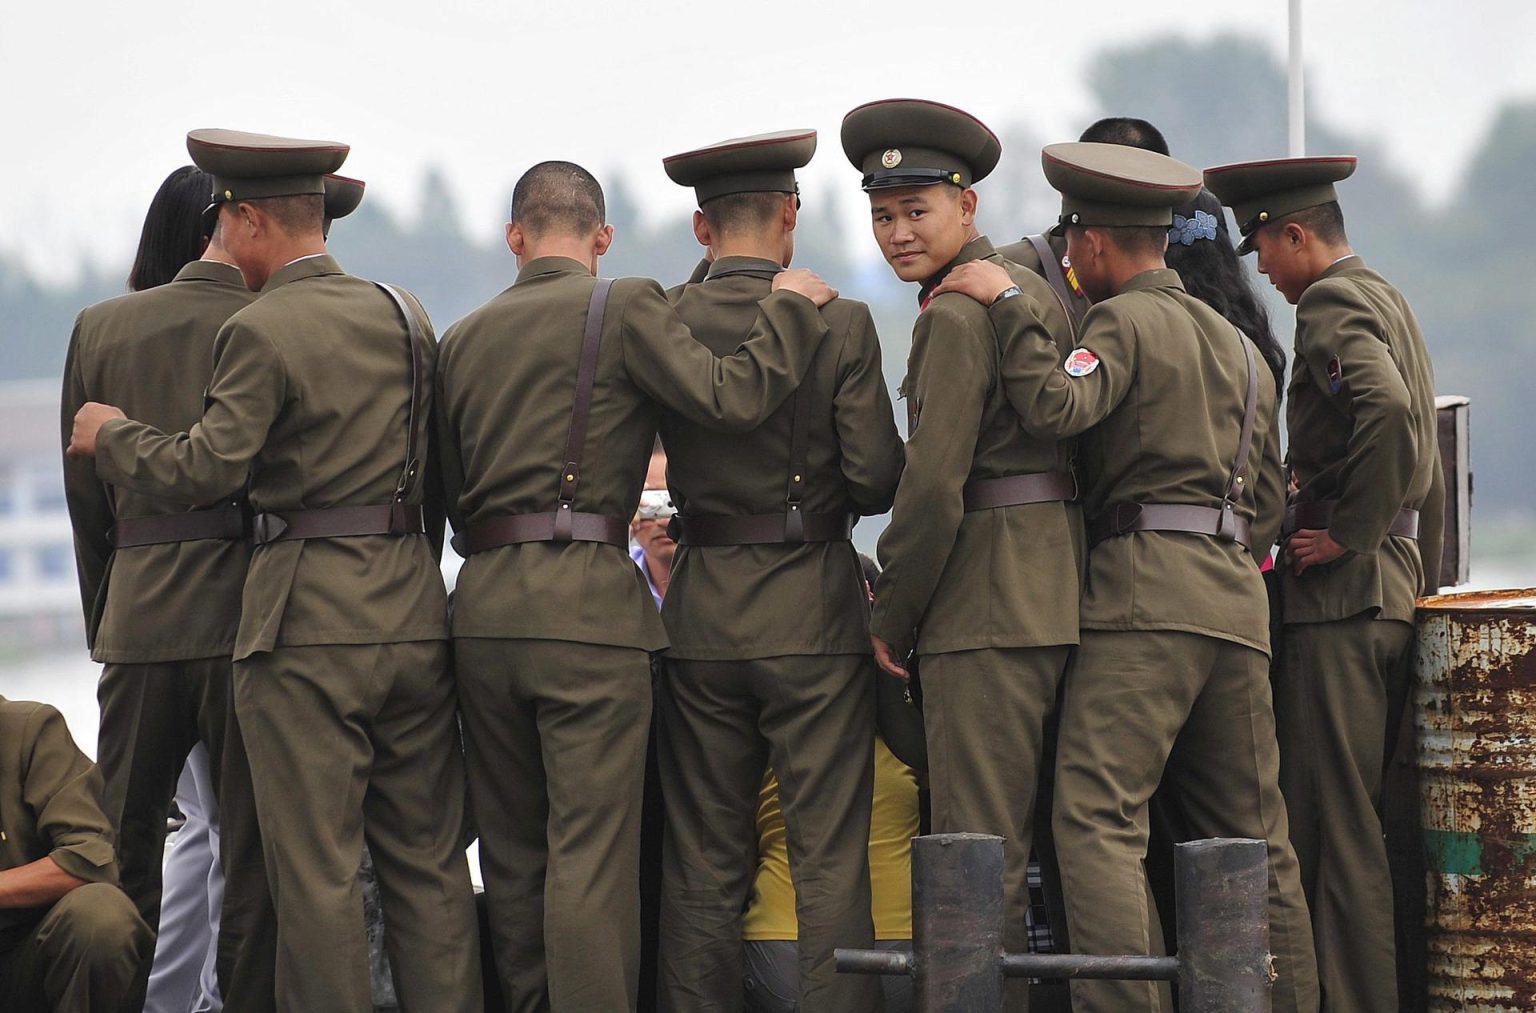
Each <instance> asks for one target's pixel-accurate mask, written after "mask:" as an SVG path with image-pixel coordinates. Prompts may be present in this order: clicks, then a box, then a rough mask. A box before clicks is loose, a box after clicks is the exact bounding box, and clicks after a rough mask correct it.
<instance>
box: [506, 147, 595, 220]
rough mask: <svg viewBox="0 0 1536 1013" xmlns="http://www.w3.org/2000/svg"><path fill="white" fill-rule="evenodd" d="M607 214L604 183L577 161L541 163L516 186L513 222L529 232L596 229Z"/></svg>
mask: <svg viewBox="0 0 1536 1013" xmlns="http://www.w3.org/2000/svg"><path fill="white" fill-rule="evenodd" d="M607 217H608V209H607V208H606V207H605V206H604V204H603V188H602V186H601V185H600V184H599V183H598V182H597V178H596V177H595V176H593V175H592V174H591V173H590V172H588V171H587V170H585V169H583V168H582V167H581V166H579V165H577V164H576V163H575V162H540V163H539V164H538V165H535V166H534V167H533V168H531V169H529V170H528V171H527V172H525V173H523V175H522V178H521V179H519V180H518V181H517V186H515V187H514V188H513V189H512V213H511V221H512V223H513V224H514V225H517V226H520V227H521V228H522V230H523V231H524V232H525V233H528V234H529V235H541V234H543V233H545V232H548V231H549V230H551V229H564V230H567V231H570V232H577V233H587V232H593V231H595V230H597V229H599V228H602V226H603V223H604V222H605V221H606V220H607Z"/></svg>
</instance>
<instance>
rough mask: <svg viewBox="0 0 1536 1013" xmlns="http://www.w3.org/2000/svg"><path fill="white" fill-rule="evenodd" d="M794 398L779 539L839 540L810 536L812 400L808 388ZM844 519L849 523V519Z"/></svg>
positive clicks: (791, 540)
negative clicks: (804, 502)
mask: <svg viewBox="0 0 1536 1013" xmlns="http://www.w3.org/2000/svg"><path fill="white" fill-rule="evenodd" d="M790 400H791V402H792V403H791V405H790V422H789V485H788V487H787V489H786V491H785V493H784V533H783V537H782V539H775V541H783V542H786V543H788V544H790V545H795V544H798V543H800V542H804V541H835V540H838V539H807V537H806V527H805V521H806V518H805V512H804V511H803V510H801V509H800V500H801V497H802V496H804V494H805V464H806V441H807V439H808V433H809V430H810V428H811V399H810V398H808V397H806V396H805V395H804V391H801V390H796V391H795V392H794V394H792V395H790ZM827 519H829V520H833V521H835V520H837V519H838V517H837V516H836V515H828V517H827ZM843 521H844V523H846V518H843ZM843 537H844V538H846V537H847V536H846V535H844V536H843ZM695 544H702V543H695Z"/></svg>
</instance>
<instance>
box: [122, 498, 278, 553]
mask: <svg viewBox="0 0 1536 1013" xmlns="http://www.w3.org/2000/svg"><path fill="white" fill-rule="evenodd" d="M248 534H250V529H249V528H248V527H247V521H246V512H245V511H244V510H242V509H241V508H240V507H237V506H221V507H211V508H209V509H207V510H188V511H186V512H185V513H179V514H153V515H151V516H148V517H123V518H120V519H119V520H118V522H117V523H116V524H114V525H113V526H112V530H111V531H109V532H107V540H108V541H110V542H111V543H112V547H113V548H114V549H131V548H134V547H135V546H139V545H165V544H167V543H170V542H198V541H203V540H204V539H219V540H222V541H239V540H241V539H244V538H245V537H246V536H247V535H248Z"/></svg>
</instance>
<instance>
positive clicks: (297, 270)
mask: <svg viewBox="0 0 1536 1013" xmlns="http://www.w3.org/2000/svg"><path fill="white" fill-rule="evenodd" d="M345 273H346V272H345V271H343V270H342V269H341V265H340V264H338V263H336V258H335V257H333V256H331V255H330V254H329V253H321V254H318V255H316V256H312V257H300V258H299V259H298V260H295V261H293V262H292V263H291V264H284V265H283V266H282V267H281V268H279V269H278V270H277V271H275V272H273V274H272V277H270V278H268V279H267V283H266V284H265V285H263V286H261V291H262V292H263V293H266V292H270V291H272V290H273V289H275V288H280V287H281V286H283V285H286V284H288V283H289V282H291V281H298V280H300V279H301V278H318V277H319V276H321V275H323V274H345Z"/></svg>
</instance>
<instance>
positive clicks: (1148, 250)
mask: <svg viewBox="0 0 1536 1013" xmlns="http://www.w3.org/2000/svg"><path fill="white" fill-rule="evenodd" d="M1099 227H1100V228H1102V229H1103V230H1104V232H1105V233H1106V234H1107V235H1108V236H1109V239H1110V242H1112V243H1114V244H1115V248H1116V249H1118V250H1120V251H1121V252H1122V253H1130V254H1135V255H1138V256H1155V255H1157V254H1160V253H1162V252H1163V245H1164V244H1165V243H1167V242H1168V230H1167V229H1165V228H1163V226H1161V225H1114V226H1108V225H1105V226H1099Z"/></svg>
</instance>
